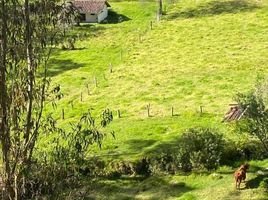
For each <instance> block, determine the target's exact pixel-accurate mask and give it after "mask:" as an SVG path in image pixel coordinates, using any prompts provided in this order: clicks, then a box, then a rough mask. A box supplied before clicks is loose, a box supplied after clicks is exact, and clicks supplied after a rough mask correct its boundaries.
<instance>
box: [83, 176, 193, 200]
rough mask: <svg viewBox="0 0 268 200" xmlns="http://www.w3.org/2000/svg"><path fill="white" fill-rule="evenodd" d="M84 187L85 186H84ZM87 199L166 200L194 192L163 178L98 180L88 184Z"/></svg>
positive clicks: (187, 187)
mask: <svg viewBox="0 0 268 200" xmlns="http://www.w3.org/2000/svg"><path fill="white" fill-rule="evenodd" d="M82 185H84V184H82ZM87 185H88V189H87V193H86V194H84V198H85V199H109V200H113V199H116V200H120V199H140V197H141V196H142V197H146V199H165V198H167V199H168V198H172V197H177V198H178V197H180V196H182V195H183V194H184V193H186V192H189V191H192V190H194V188H192V187H189V186H187V185H186V184H185V183H184V182H168V181H167V180H165V179H164V178H162V177H156V176H153V177H150V178H147V179H132V178H131V177H128V178H127V179H125V178H123V177H122V178H118V179H117V180H113V181H111V180H107V179H96V180H94V181H92V182H90V183H88V184H87Z"/></svg>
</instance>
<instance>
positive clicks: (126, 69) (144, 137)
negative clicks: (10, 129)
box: [39, 0, 268, 200]
mask: <svg viewBox="0 0 268 200" xmlns="http://www.w3.org/2000/svg"><path fill="white" fill-rule="evenodd" d="M111 5H112V8H113V11H114V12H113V13H112V17H111V18H109V19H108V21H109V23H108V24H94V25H83V26H81V27H76V28H74V30H72V31H73V32H75V33H79V34H81V33H87V34H89V36H88V37H87V38H86V39H84V40H83V41H79V42H77V44H76V47H77V50H74V51H62V50H59V49H58V50H56V51H55V52H54V54H53V56H52V59H51V62H50V70H49V75H50V76H51V78H52V81H53V82H52V83H53V84H54V85H56V84H60V85H61V88H62V91H63V93H64V98H63V99H62V100H60V101H59V102H58V106H57V109H56V110H53V109H52V107H51V106H50V105H48V106H47V108H46V112H47V113H48V112H52V113H53V116H54V117H56V118H58V119H59V124H60V125H61V126H66V125H68V123H69V122H72V121H74V120H77V119H78V118H79V116H81V114H82V113H84V112H85V111H87V110H88V109H89V108H94V111H93V112H94V114H95V115H96V116H98V115H99V114H100V112H101V111H102V110H103V109H105V108H110V109H112V110H113V112H114V115H115V119H114V121H113V122H112V124H111V125H110V126H109V127H108V128H107V129H106V131H109V130H114V131H115V134H116V139H113V138H112V136H109V135H108V136H107V137H106V138H105V140H104V144H103V149H102V150H98V149H97V148H95V147H94V148H93V150H92V151H91V152H90V153H94V154H97V155H100V156H102V157H103V158H107V159H110V158H112V159H135V158H137V157H140V156H142V155H144V154H148V153H152V152H154V153H157V152H158V150H161V148H166V147H169V146H171V145H172V141H174V140H176V139H177V138H178V137H179V135H180V133H181V132H182V131H183V130H185V129H187V128H190V127H194V126H206V127H207V126H208V127H211V128H216V129H218V130H219V131H221V132H223V133H224V134H225V136H226V137H229V138H237V137H240V136H237V135H234V134H233V133H232V132H230V131H229V128H228V126H227V125H226V124H224V123H221V119H222V117H223V115H224V113H225V112H226V111H227V110H228V104H229V103H232V102H233V96H234V95H235V94H236V93H238V92H246V91H249V90H251V89H252V88H253V87H254V84H255V81H256V78H257V77H258V76H259V75H266V74H267V72H268V34H267V32H268V1H267V0H263V1H255V0H248V1H242V0H228V1H227V0H218V1H212V0H200V1H191V0H181V1H179V2H178V3H175V4H168V3H167V2H165V10H166V15H164V16H163V18H162V20H161V21H160V22H156V20H155V18H156V17H155V14H156V10H157V5H156V3H155V2H111ZM116 13H117V14H116ZM118 15H121V18H122V19H124V20H125V21H123V22H120V23H117V22H118ZM151 21H152V22H153V28H152V30H151V28H150V22H151ZM110 63H111V64H112V66H113V73H110V72H109V65H110ZM94 77H96V79H97V82H98V86H97V87H95V84H94V81H93V80H94ZM86 85H88V86H89V91H90V95H88V94H87V88H86ZM81 92H82V94H83V101H82V102H81V101H80V94H81ZM72 101H73V102H74V108H71V105H70V102H72ZM148 104H150V105H151V117H147V111H146V105H148ZM200 106H204V108H203V109H204V114H203V115H200V113H199V107H200ZM171 107H174V112H175V114H176V116H174V117H171ZM62 108H64V109H65V120H60V116H61V110H62ZM117 110H120V111H121V114H122V118H120V119H119V118H118V117H117V115H116V112H117ZM49 139H50V138H47V137H46V138H41V141H40V143H39V144H42V143H43V144H42V146H46V144H47V143H46V140H49ZM252 164H253V166H254V165H255V166H258V167H264V168H266V167H268V163H267V161H263V162H252ZM221 170H222V171H221ZM233 170H234V169H231V168H228V167H225V168H224V167H223V168H221V169H219V171H218V172H216V173H218V174H220V175H221V176H222V178H219V179H217V178H216V179H215V178H213V175H210V174H191V175H175V176H164V175H163V176H161V177H150V178H148V179H146V180H143V181H141V180H139V178H135V177H133V178H131V177H125V178H121V179H117V180H107V179H103V180H102V179H97V180H92V182H91V181H88V180H85V182H82V183H81V184H82V186H81V187H80V188H77V191H76V190H74V191H72V194H75V192H80V193H85V194H86V196H87V197H88V199H91V198H90V196H91V197H92V199H94V198H95V199H192V200H193V199H202V200H205V199H226V200H228V199H230V200H236V199H243V200H245V199H248V200H251V199H258V200H261V199H268V198H267V197H266V195H267V188H266V189H265V188H263V187H262V186H261V185H262V184H260V183H261V181H263V179H264V178H265V176H260V175H258V174H257V173H256V172H257V167H255V168H254V167H253V168H251V171H250V173H249V176H248V180H249V183H250V184H251V185H250V186H252V187H251V188H250V189H245V190H241V191H236V190H235V189H234V185H233V177H232V173H233ZM137 179H138V180H137ZM250 181H251V182H250ZM67 196H68V195H67ZM78 196H79V195H78Z"/></svg>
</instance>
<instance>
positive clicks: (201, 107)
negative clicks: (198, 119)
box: [200, 106, 203, 115]
mask: <svg viewBox="0 0 268 200" xmlns="http://www.w3.org/2000/svg"><path fill="white" fill-rule="evenodd" d="M200 114H201V115H202V114H203V106H200Z"/></svg>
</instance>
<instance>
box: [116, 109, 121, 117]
mask: <svg viewBox="0 0 268 200" xmlns="http://www.w3.org/2000/svg"><path fill="white" fill-rule="evenodd" d="M117 115H118V118H121V113H120V110H117Z"/></svg>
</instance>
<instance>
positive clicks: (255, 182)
mask: <svg viewBox="0 0 268 200" xmlns="http://www.w3.org/2000/svg"><path fill="white" fill-rule="evenodd" d="M261 185H262V187H264V188H265V190H266V192H268V174H267V173H266V174H258V175H257V176H256V177H255V178H253V179H250V180H249V181H247V182H246V187H247V188H258V187H259V186H261Z"/></svg>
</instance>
